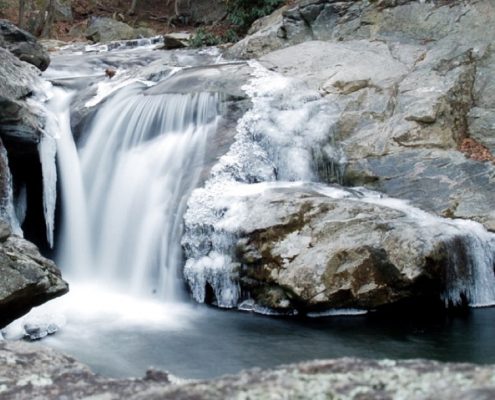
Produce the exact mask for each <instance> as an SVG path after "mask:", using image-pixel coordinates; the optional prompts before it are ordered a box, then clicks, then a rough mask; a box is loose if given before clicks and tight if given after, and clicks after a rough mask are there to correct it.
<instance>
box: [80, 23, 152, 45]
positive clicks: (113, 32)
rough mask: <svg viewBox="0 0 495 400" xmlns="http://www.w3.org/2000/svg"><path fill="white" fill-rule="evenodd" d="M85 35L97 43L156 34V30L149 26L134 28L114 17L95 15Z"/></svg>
mask: <svg viewBox="0 0 495 400" xmlns="http://www.w3.org/2000/svg"><path fill="white" fill-rule="evenodd" d="M84 35H85V36H86V38H87V39H89V40H91V41H93V42H95V43H96V42H99V43H107V42H113V41H117V40H129V39H139V38H143V37H150V36H154V35H155V32H154V31H153V30H151V29H148V28H133V27H132V26H130V25H127V24H126V23H124V22H121V21H116V20H114V19H112V18H104V17H93V18H91V19H90V20H89V22H88V27H87V28H86V31H85V33H84Z"/></svg>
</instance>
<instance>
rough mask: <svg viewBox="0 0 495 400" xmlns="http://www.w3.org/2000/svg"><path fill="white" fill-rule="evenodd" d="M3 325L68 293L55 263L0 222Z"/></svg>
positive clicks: (0, 300)
mask: <svg viewBox="0 0 495 400" xmlns="http://www.w3.org/2000/svg"><path fill="white" fill-rule="evenodd" d="M0 226H1V231H2V232H3V233H2V235H1V237H0V276H1V277H2V278H1V280H0V326H2V327H3V326H5V325H7V324H8V323H10V322H11V321H13V320H14V319H16V318H18V317H20V316H21V315H23V314H26V313H27V312H28V311H29V310H30V309H31V308H32V307H35V306H38V305H40V304H43V303H44V302H46V301H48V300H50V299H53V298H55V297H58V296H61V295H63V294H65V293H66V292H67V291H68V285H67V283H66V282H65V281H63V280H62V278H61V275H60V271H59V270H58V269H57V267H56V266H55V264H54V263H53V262H52V261H50V260H48V259H46V258H45V257H43V256H42V255H41V254H40V253H39V251H38V248H37V247H36V246H35V245H34V244H32V243H30V242H28V241H26V240H24V239H22V238H20V237H18V236H15V235H12V234H11V231H10V228H9V227H8V225H7V224H6V223H5V222H0Z"/></svg>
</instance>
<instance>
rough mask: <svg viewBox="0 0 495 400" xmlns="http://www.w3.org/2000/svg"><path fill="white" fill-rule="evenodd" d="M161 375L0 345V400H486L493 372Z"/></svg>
mask: <svg viewBox="0 0 495 400" xmlns="http://www.w3.org/2000/svg"><path fill="white" fill-rule="evenodd" d="M170 380H172V381H173V379H169V376H168V374H166V373H164V372H159V371H148V372H147V374H146V377H145V378H144V379H123V380H115V379H105V378H103V377H100V376H98V375H95V374H93V373H92V372H91V371H90V370H89V369H88V368H87V367H86V366H84V365H82V364H80V363H78V362H77V361H75V360H74V359H72V358H70V357H67V356H64V355H62V354H59V353H57V352H55V351H54V350H51V349H48V348H44V347H41V346H37V345H33V344H28V343H23V342H6V341H4V342H0V398H2V399H4V400H14V399H15V400H20V399H33V400H34V399H36V400H43V399H46V400H48V399H50V400H51V399H67V400H69V399H88V400H89V399H105V400H113V399H143V400H144V399H147V400H150V399H174V400H178V399H181V400H193V399H194V400H200V399H204V400H210V399H211V400H217V399H233V400H234V399H236V400H248V399H270V400H272V399H280V400H286V399H287V400H289V399H311V400H319V399H321V400H323V399H339V400H351V399H352V400H364V399H380V400H393V399H397V400H398V399H401V400H426V399H428V400H430V399H431V400H433V399H435V400H438V399H445V400H447V399H449V400H461V399H462V400H475V399H476V400H485V399H486V400H488V399H493V398H494V396H495V367H494V366H491V365H489V366H477V365H473V364H442V363H439V362H434V361H426V360H411V361H391V360H382V361H374V360H364V359H354V358H344V359H336V360H325V361H311V362H305V363H300V364H294V365H288V366H281V367H279V368H275V369H272V370H266V371H263V370H260V369H253V370H249V371H244V372H241V373H239V374H237V375H233V376H225V377H221V378H218V379H214V380H210V381H197V382H182V383H180V384H175V383H170Z"/></svg>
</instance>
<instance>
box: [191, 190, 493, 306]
mask: <svg viewBox="0 0 495 400" xmlns="http://www.w3.org/2000/svg"><path fill="white" fill-rule="evenodd" d="M243 190H246V188H244V189H243V187H242V185H241V186H239V187H238V188H237V189H236V188H235V187H233V188H232V189H230V190H229V191H228V192H227V193H230V194H228V195H224V197H223V198H222V197H219V198H217V199H216V200H215V204H216V206H215V208H214V210H213V211H212V212H211V215H216V216H217V218H214V217H212V218H208V217H204V212H202V213H198V215H199V219H198V221H203V223H201V222H199V223H191V222H190V220H189V217H187V218H186V222H187V224H186V237H187V238H189V241H186V242H185V243H186V255H187V256H188V257H189V260H188V261H187V263H186V266H185V271H184V273H185V276H186V279H187V281H188V283H189V286H190V287H191V290H192V293H193V296H194V298H195V300H197V301H199V302H210V303H214V304H217V305H218V306H221V307H235V306H237V305H239V303H240V302H241V301H242V300H244V299H246V298H249V299H250V301H251V302H254V307H255V310H256V308H257V309H260V310H262V309H263V308H265V309H266V308H268V309H271V310H275V311H277V312H281V311H282V312H284V310H285V311H287V312H290V311H291V310H294V309H297V310H299V311H303V312H307V311H321V310H325V309H331V308H340V309H348V308H357V309H375V308H378V307H381V306H385V305H391V304H397V303H400V302H403V301H407V302H409V303H419V302H424V301H430V304H431V305H432V306H433V305H434V304H435V302H436V303H437V304H440V302H441V301H443V302H445V303H451V304H454V305H459V304H462V303H463V302H465V301H466V302H467V303H469V304H473V305H474V304H476V305H479V304H486V303H489V302H491V301H493V299H494V298H495V286H494V285H495V275H494V271H493V261H494V259H495V256H494V253H495V235H491V234H489V233H487V232H483V229H482V228H481V226H480V225H476V224H475V225H473V226H469V225H467V226H466V225H464V224H463V223H460V222H457V221H450V220H443V219H441V218H438V217H434V216H433V215H429V214H427V213H424V212H421V211H420V210H418V209H414V208H412V207H410V206H407V205H406V204H405V203H400V202H397V201H396V200H388V199H381V198H380V197H377V194H376V193H374V194H373V193H366V192H363V193H361V192H356V191H352V190H350V191H349V190H344V189H341V188H338V187H337V188H327V187H324V186H318V185H317V186H312V185H309V186H306V187H296V188H294V187H291V186H290V185H288V186H286V187H284V186H283V185H282V186H281V187H279V188H277V189H268V190H262V191H261V193H257V194H252V195H246V196H243V195H241V194H239V195H234V194H233V193H234V192H239V193H242V191H243ZM251 191H254V192H256V190H255V189H254V187H253V189H251ZM327 193H328V195H327ZM475 226H477V228H475ZM193 236H194V237H195V238H196V239H195V240H196V242H194V239H192V237H193ZM198 238H202V240H201V241H200V242H198ZM482 249H484V250H482ZM485 273H486V276H485V275H484V274H485ZM482 276H483V277H482ZM241 307H242V306H241Z"/></svg>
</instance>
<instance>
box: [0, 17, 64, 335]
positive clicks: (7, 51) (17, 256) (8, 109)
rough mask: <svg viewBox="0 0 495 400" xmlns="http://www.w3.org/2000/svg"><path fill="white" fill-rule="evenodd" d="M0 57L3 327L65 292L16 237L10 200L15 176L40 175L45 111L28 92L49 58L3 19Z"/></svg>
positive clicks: (48, 264)
mask: <svg viewBox="0 0 495 400" xmlns="http://www.w3.org/2000/svg"><path fill="white" fill-rule="evenodd" d="M4 47H5V48H4ZM0 57H1V59H2V62H1V63H0V139H1V140H0V232H1V235H0V326H5V325H6V324H8V323H10V322H11V321H13V320H14V319H16V318H18V317H20V316H21V315H23V314H25V313H27V312H28V311H29V310H30V309H31V308H32V307H35V306H37V305H40V304H42V303H44V302H46V301H48V300H50V299H52V298H54V297H57V296H61V295H62V294H64V293H66V292H67V290H68V285H67V283H66V282H64V281H63V280H62V279H61V277H60V271H59V270H58V269H57V268H56V266H55V264H54V263H53V262H52V261H50V260H48V259H46V258H44V257H43V256H42V255H41V254H40V253H39V251H38V249H37V247H36V246H35V245H34V244H32V243H30V242H28V241H26V240H24V239H22V238H21V237H19V236H17V235H22V231H21V229H20V227H19V223H18V221H17V217H16V216H15V211H14V204H13V186H14V181H15V180H16V178H17V179H19V178H20V177H21V176H22V177H23V179H24V183H25V185H26V186H27V187H28V190H31V186H30V183H31V182H32V181H34V183H33V186H35V187H39V181H38V182H36V180H37V179H41V177H40V176H38V174H39V173H40V169H41V166H40V161H39V160H40V159H39V155H38V144H39V142H40V139H41V136H42V135H43V127H44V124H45V115H44V113H43V111H42V110H41V109H40V107H39V106H37V104H36V103H35V102H34V101H32V100H31V99H30V97H31V96H32V95H33V92H34V91H35V90H36V89H38V88H39V87H40V85H41V79H40V78H39V73H40V72H39V70H38V69H37V68H36V67H38V68H39V69H46V67H47V66H48V63H49V58H48V56H47V53H46V51H45V50H43V47H42V46H41V45H39V44H38V43H37V42H36V40H35V39H34V37H32V36H31V35H29V34H27V33H26V32H24V31H22V30H19V29H18V28H16V27H15V26H14V25H12V24H10V23H8V22H6V21H0ZM25 61H26V62H25ZM28 63H31V64H34V65H35V66H36V67H35V66H33V65H30V64H28ZM4 145H5V147H4ZM6 149H7V150H6ZM7 153H8V158H7ZM13 166H15V168H13ZM11 171H12V174H11ZM12 175H13V176H12ZM33 193H35V192H31V195H33ZM39 197H40V206H41V193H40V196H39ZM40 208H41V207H40ZM13 233H15V235H14V234H13Z"/></svg>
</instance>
